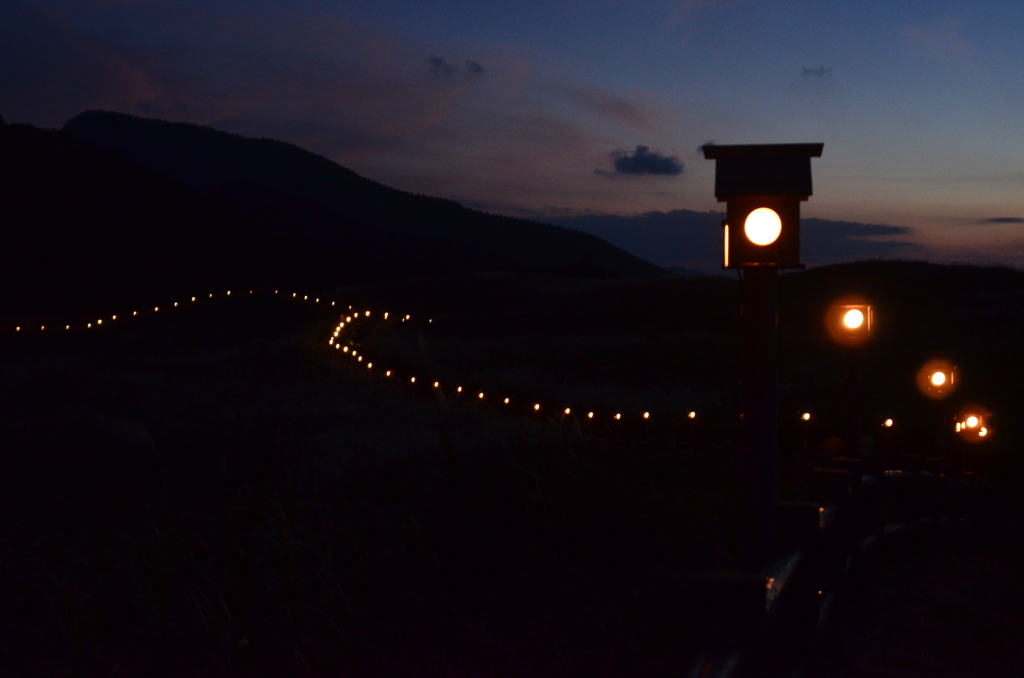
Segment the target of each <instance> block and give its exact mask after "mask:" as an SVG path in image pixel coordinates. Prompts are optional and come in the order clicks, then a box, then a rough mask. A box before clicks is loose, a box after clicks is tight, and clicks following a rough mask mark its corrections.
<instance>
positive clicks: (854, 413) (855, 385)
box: [846, 346, 863, 457]
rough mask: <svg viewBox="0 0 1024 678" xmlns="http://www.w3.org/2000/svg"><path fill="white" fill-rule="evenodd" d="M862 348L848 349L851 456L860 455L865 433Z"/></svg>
mask: <svg viewBox="0 0 1024 678" xmlns="http://www.w3.org/2000/svg"><path fill="white" fill-rule="evenodd" d="M860 352H861V348H860V346H852V347H850V348H849V349H847V371H848V374H847V386H846V397H847V406H846V411H847V417H848V419H847V435H846V437H847V440H846V449H847V450H848V454H849V455H850V456H851V457H859V456H860V439H861V435H862V433H863V429H862V426H861V423H862V415H861V392H862V386H861V384H862V381H863V369H862V367H861V355H860Z"/></svg>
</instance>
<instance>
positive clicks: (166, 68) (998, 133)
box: [0, 0, 1024, 266]
mask: <svg viewBox="0 0 1024 678" xmlns="http://www.w3.org/2000/svg"><path fill="white" fill-rule="evenodd" d="M1022 32H1024V9H1022V7H1021V5H1020V2H1019V0H1016V1H999V0H987V1H986V2H984V3H964V2H960V3H953V2H943V1H941V0H933V1H929V2H900V3H892V2H880V1H879V2H869V1H867V0H857V1H850V2H843V3H839V2H821V0H814V1H804V0H793V1H789V2H785V1H781V2H767V1H762V2H757V1H752V0H751V1H744V0H645V1H644V2H637V1H636V0H623V1H618V0H590V1H587V0H545V1H544V2H541V1H539V0H538V1H535V2H524V1H519V0H508V1H506V2H487V1H486V0H415V1H413V0H406V1H398V0H372V1H367V0H359V1H348V0H335V1H330V0H324V1H313V0H288V1H287V2H285V1H282V0H246V1H244V2H241V1H237V0H203V1H202V2H198V1H195V0H177V1H175V2H170V1H166V0H6V1H5V2H4V3H3V6H2V7H0V115H2V116H3V117H4V119H5V120H7V121H8V122H28V123H32V124H35V125H38V126H40V127H60V126H62V125H63V123H64V122H65V121H66V120H67V119H68V118H70V117H72V116H74V115H76V114H77V113H80V112H82V111H83V110H87V109H91V108H100V109H106V110H116V111H123V112H128V113H136V114H139V115H144V116H148V117H157V118H163V119H167V120H175V121H186V122H195V123H200V124H204V125H210V126H213V127H216V128H219V129H224V130H228V131H232V132H239V133H242V134H246V135H251V136H266V137H273V138H278V139H282V140H285V141H290V142H292V143H295V144H298V145H299V146H302V147H303V148H307V149H309V150H311V151H314V152H316V153H320V154H322V155H325V156H327V157H329V158H331V159H333V160H336V161H337V162H339V163H341V164H342V165H345V166H347V167H349V168H351V169H353V170H355V171H357V172H359V173H360V174H363V175H365V176H368V177H370V178H373V179H376V180H378V181H381V182H383V183H385V184H388V185H391V186H394V187H396V188H401V189H405V190H411V191H416V192H419V193H425V194H430V195H436V196H441V197H447V198H453V199H455V200H458V201H459V202H461V203H463V204H465V205H467V206H471V207H477V208H480V209H484V210H486V211H491V212H497V213H502V214H513V215H519V216H529V217H536V218H547V219H551V220H557V221H558V223H566V224H572V223H577V224H578V225H579V227H581V228H587V229H588V230H593V228H591V224H589V223H588V222H587V220H588V219H590V220H595V219H597V220H598V221H599V222H600V224H603V226H601V227H602V228H605V227H607V228H611V226H610V224H612V225H613V224H615V223H617V224H619V227H620V228H619V231H618V236H617V237H618V239H619V241H620V242H617V244H620V245H622V244H623V242H621V240H622V239H623V238H625V239H626V241H627V243H628V240H629V233H630V232H631V231H630V229H633V230H634V231H637V232H639V231H641V230H643V229H644V228H648V227H650V228H661V229H663V230H664V228H666V226H665V224H666V223H667V222H666V219H667V218H668V217H670V216H671V214H672V213H673V212H675V211H678V210H688V211H696V212H707V211H708V210H720V209H723V208H724V206H722V205H719V204H718V203H717V202H716V201H715V198H714V190H713V178H714V162H713V161H706V160H704V159H703V156H702V154H701V153H700V152H699V146H700V145H701V144H703V143H705V142H707V141H714V142H716V143H720V144H732V143H781V142H824V143H825V150H824V154H823V156H822V157H821V158H820V159H814V160H813V161H812V169H813V174H814V186H815V194H814V196H812V197H811V199H810V201H809V202H807V203H804V208H803V216H805V217H816V218H819V219H822V220H826V221H823V222H821V223H822V224H824V225H829V226H828V227H829V228H832V229H833V230H834V229H835V228H839V229H840V230H842V229H843V228H846V229H847V230H846V231H844V232H845V233H846V234H847V235H846V236H844V237H846V238H847V239H846V240H845V241H842V242H847V243H851V244H855V245H856V246H851V247H847V248H846V249H843V248H842V247H839V248H838V249H836V248H835V247H833V248H832V250H828V248H826V250H828V251H829V252H831V254H829V255H823V257H824V258H823V259H822V261H824V260H842V259H844V258H855V257H859V256H913V257H914V258H929V259H933V260H946V261H949V260H956V261H978V262H999V263H1007V264H1013V265H1018V266H1020V265H1024V77H1021V74H1022V73H1024V41H1022V40H1021V38H1020V36H1021V34H1022ZM652 212H654V213H657V214H648V213H652ZM663 213H664V214H663ZM678 214H683V213H682V212H678ZM645 215H646V216H645ZM612 217H617V218H618V220H617V221H616V219H614V218H612ZM573 219H575V222H574V221H573ZM598 221H595V222H594V223H598ZM669 221H671V220H670V219H669ZM836 221H843V222H852V223H851V224H849V225H848V226H838V227H837V226H836V225H835V222H836ZM812 223H814V222H812ZM808 228H810V226H808ZM823 228H824V227H823ZM826 232H829V233H831V232H832V231H826V230H823V231H822V233H826ZM851 238H852V240H851ZM609 239H610V240H612V241H613V242H616V239H615V237H609ZM892 240H896V241H902V242H903V243H910V244H900V243H899V242H897V243H895V244H889V243H890V241H892ZM836 242H841V241H836ZM833 244H834V243H833ZM823 251H825V250H823ZM648 258H650V257H648ZM684 259H685V257H684ZM659 263H671V262H659Z"/></svg>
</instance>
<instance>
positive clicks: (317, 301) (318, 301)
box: [228, 292, 320, 304]
mask: <svg viewBox="0 0 1024 678" xmlns="http://www.w3.org/2000/svg"><path fill="white" fill-rule="evenodd" d="M228 294H231V293H230V292H228ZM316 303H318V304H319V303H320V300H319V299H317V300H316Z"/></svg>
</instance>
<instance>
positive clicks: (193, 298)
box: [192, 292, 277, 301]
mask: <svg viewBox="0 0 1024 678" xmlns="http://www.w3.org/2000/svg"><path fill="white" fill-rule="evenodd" d="M274 294H277V292H274ZM195 300H196V298H195V297H192V301H195Z"/></svg>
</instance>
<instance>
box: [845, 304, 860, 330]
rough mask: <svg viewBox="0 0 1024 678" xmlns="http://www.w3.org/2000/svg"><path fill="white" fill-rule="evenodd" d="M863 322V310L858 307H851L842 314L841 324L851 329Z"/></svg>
mask: <svg viewBox="0 0 1024 678" xmlns="http://www.w3.org/2000/svg"><path fill="white" fill-rule="evenodd" d="M863 324H864V312H863V311H860V310H859V309H856V308H854V309H851V310H849V311H847V312H846V314H845V315H843V325H845V326H846V327H848V328H849V329H851V330H855V329H857V328H858V327H860V326H861V325H863Z"/></svg>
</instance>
